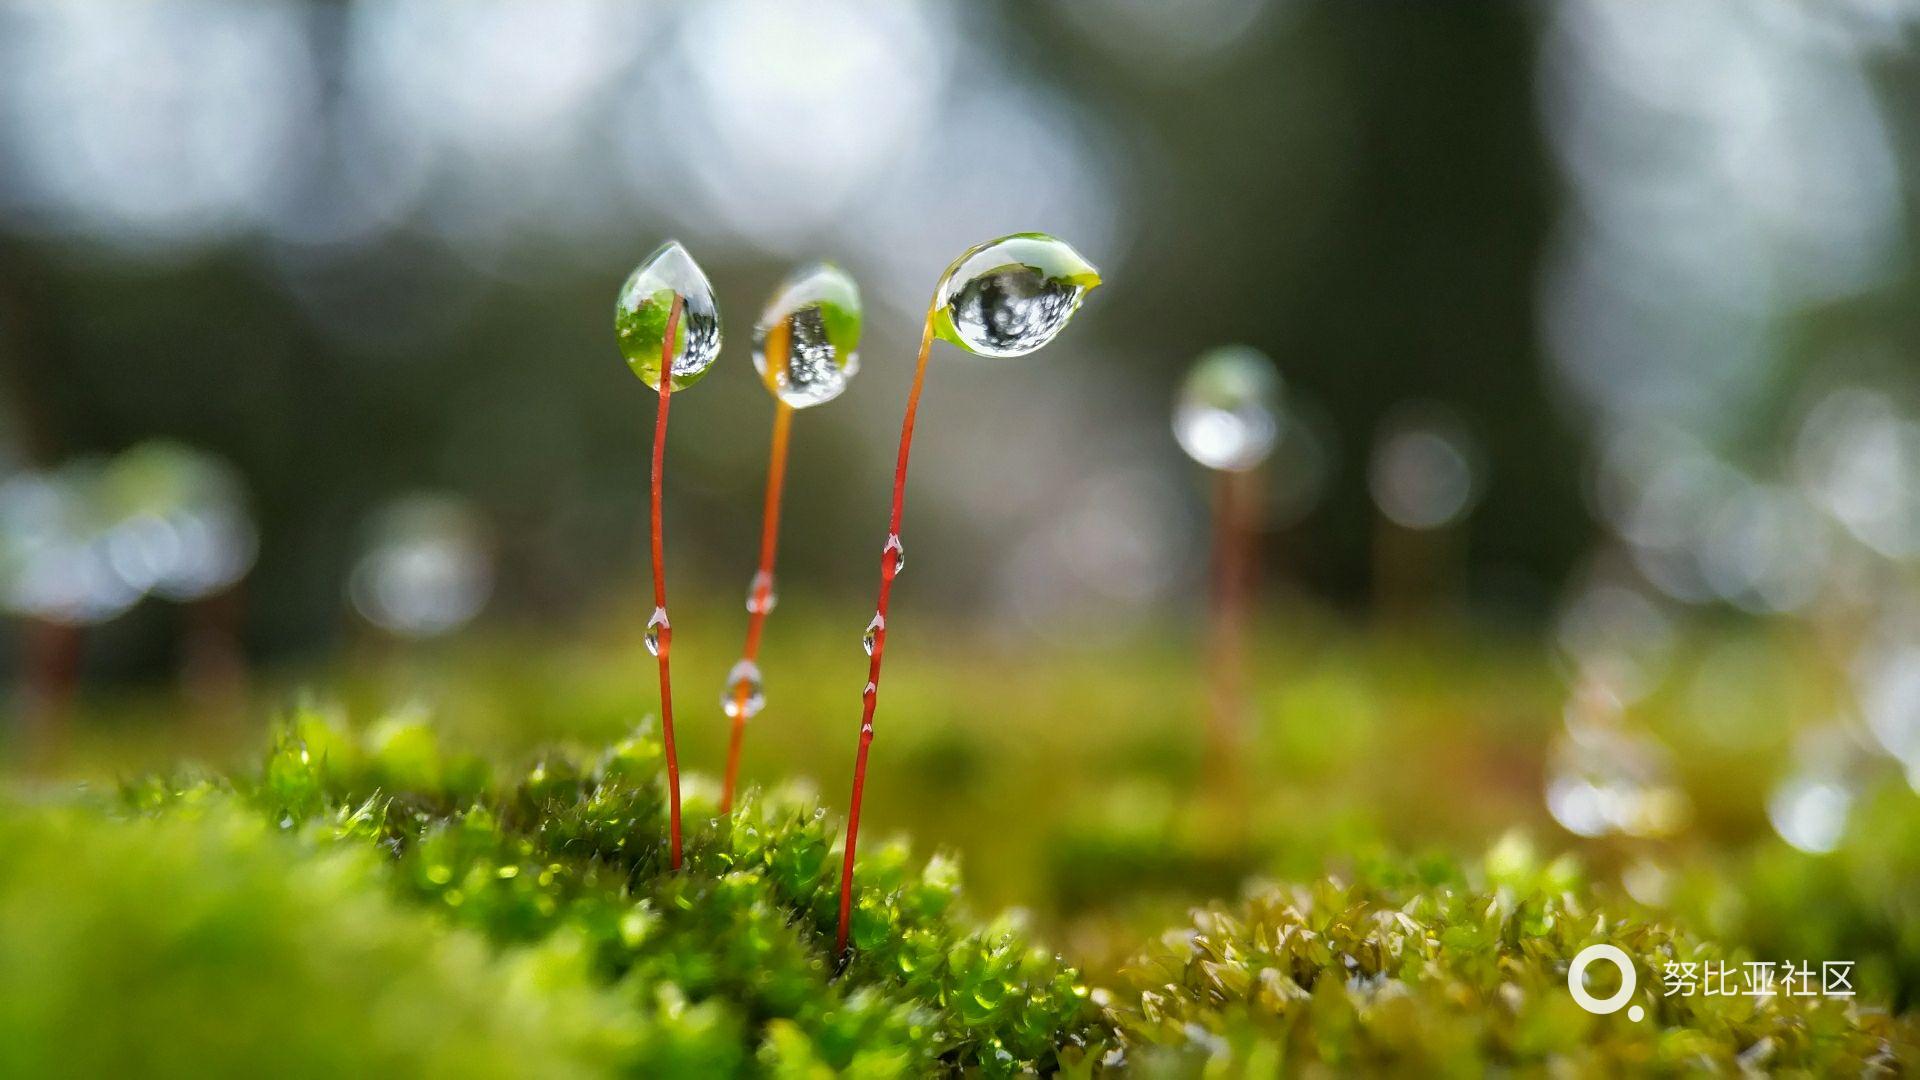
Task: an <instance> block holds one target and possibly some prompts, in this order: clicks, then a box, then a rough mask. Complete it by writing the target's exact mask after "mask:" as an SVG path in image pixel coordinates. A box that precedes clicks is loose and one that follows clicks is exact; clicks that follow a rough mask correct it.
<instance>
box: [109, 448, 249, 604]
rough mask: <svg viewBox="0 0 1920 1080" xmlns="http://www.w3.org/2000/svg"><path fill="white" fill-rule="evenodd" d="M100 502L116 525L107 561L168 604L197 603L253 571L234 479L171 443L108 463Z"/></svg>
mask: <svg viewBox="0 0 1920 1080" xmlns="http://www.w3.org/2000/svg"><path fill="white" fill-rule="evenodd" d="M102 486H103V497H104V498H105V499H106V500H107V503H108V512H109V513H110V514H111V515H112V516H113V518H114V524H113V526H112V528H111V530H110V532H109V533H108V535H107V538H106V541H107V550H108V556H109V558H110V559H112V561H113V564H114V568H115V570H116V571H117V572H118V573H119V574H120V576H121V577H122V578H124V579H125V580H126V581H127V582H128V583H129V584H131V585H133V586H135V587H136V588H139V589H141V590H142V591H147V592H152V593H154V594H155V595H158V596H161V597H164V598H166V599H168V600H179V601H191V600H198V599H200V598H202V597H205V596H211V595H213V594H214V593H217V592H219V591H221V590H222V589H225V588H227V587H228V586H231V585H233V584H234V583H235V582H237V581H239V580H240V579H241V578H242V577H245V576H246V573H247V571H248V570H249V569H251V568H252V566H253V560H254V556H255V554H256V552H257V550H258V537H257V535H256V533H255V532H254V527H253V522H252V520H251V519H250V518H249V517H248V515H247V510H246V496H245V491H244V487H243V485H242V483H241V481H240V478H239V475H238V474H237V473H236V472H235V471H234V470H233V469H232V468H231V467H230V466H228V465H227V464H226V463H225V462H223V461H221V460H220V459H218V458H216V457H213V456H212V455H210V454H206V453H202V452H200V451H197V450H193V449H190V448H188V447H185V446H181V445H178V444H175V443H168V442H147V443H141V444H140V445H138V446H135V447H133V448H131V449H129V450H127V451H125V452H124V453H122V454H120V455H119V456H118V457H116V458H114V459H113V461H112V462H111V463H110V464H108V466H107V468H106V471H105V473H104V475H103V477H102Z"/></svg>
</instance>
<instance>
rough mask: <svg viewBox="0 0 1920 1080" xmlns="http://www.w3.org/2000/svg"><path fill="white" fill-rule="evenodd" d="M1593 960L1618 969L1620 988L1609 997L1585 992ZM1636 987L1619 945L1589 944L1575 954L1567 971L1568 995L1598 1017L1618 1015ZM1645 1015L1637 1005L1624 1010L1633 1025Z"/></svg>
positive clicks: (1628, 961)
mask: <svg viewBox="0 0 1920 1080" xmlns="http://www.w3.org/2000/svg"><path fill="white" fill-rule="evenodd" d="M1595 960H1605V961H1608V962H1610V963H1612V964H1613V966H1614V967H1617V968H1619V969H1620V989H1618V990H1615V991H1614V992H1613V996H1612V997H1606V998H1597V997H1594V996H1593V995H1592V994H1589V993H1587V985H1586V981H1587V968H1589V967H1591V966H1593V962H1594V961H1595ZM1638 984H1639V976H1638V975H1636V974H1635V973H1634V970H1633V960H1632V958H1631V957H1629V956H1627V953H1626V950H1625V949H1622V948H1621V947H1620V946H1618V945H1605V944H1601V945H1589V946H1587V947H1586V948H1584V949H1581V950H1580V951H1579V952H1577V953H1575V954H1574V956H1573V964H1572V966H1571V967H1568V968H1567V992H1568V993H1570V994H1572V995H1573V1003H1574V1004H1575V1005H1578V1006H1580V1007H1581V1008H1583V1009H1585V1010H1587V1011H1588V1012H1590V1013H1594V1014H1595V1015H1598V1016H1605V1015H1607V1014H1608V1013H1617V1012H1619V1011H1620V1009H1621V1007H1622V1006H1624V1005H1626V1003H1627V1000H1628V999H1629V998H1631V997H1633V991H1634V988H1635V987H1636V986H1637V985H1638ZM1646 1015H1647V1011H1646V1010H1645V1009H1643V1008H1641V1007H1640V1006H1638V1005H1635V1006H1634V1007H1633V1008H1631V1009H1628V1010H1627V1019H1629V1020H1633V1021H1636V1022H1637V1021H1639V1020H1640V1019H1641V1018H1642V1017H1644V1016H1646Z"/></svg>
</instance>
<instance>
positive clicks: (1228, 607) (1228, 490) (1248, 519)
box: [1206, 469, 1253, 796]
mask: <svg viewBox="0 0 1920 1080" xmlns="http://www.w3.org/2000/svg"><path fill="white" fill-rule="evenodd" d="M1250 480H1251V475H1250V474H1245V473H1238V472H1232V471H1229V470H1224V469H1223V470H1220V471H1219V472H1218V473H1217V474H1216V480H1215V485H1214V509H1213V543H1214V550H1213V604H1212V608H1213V610H1212V612H1211V616H1212V617H1211V620H1210V621H1211V623H1212V625H1211V627H1210V635H1209V636H1210V638H1211V641H1210V643H1209V645H1208V650H1207V651H1208V656H1209V660H1210V663H1209V665H1208V666H1209V667H1210V668H1211V676H1212V677H1211V680H1210V681H1211V683H1212V687H1211V689H1212V695H1211V697H1212V708H1211V709H1210V715H1211V721H1212V722H1211V724H1210V727H1211V730H1210V731H1209V733H1208V735H1209V738H1208V740H1207V741H1208V746H1207V758H1208V762H1207V769H1206V772H1207V776H1208V779H1209V781H1210V784H1209V786H1210V787H1213V788H1214V789H1215V790H1219V791H1223V792H1226V793H1228V794H1229V796H1232V795H1234V794H1237V784H1236V783H1235V780H1236V777H1237V769H1236V768H1235V764H1236V762H1238V761H1239V758H1240V743H1241V740H1242V738H1243V737H1244V733H1245V728H1246V723H1247V712H1248V710H1247V701H1246V623H1247V593H1248V588H1249V585H1250V582H1249V581H1248V574H1247V569H1248V565H1249V563H1250V561H1251V560H1250V558H1249V555H1250V551H1249V549H1250V547H1251V545H1252V539H1253V536H1252V532H1253V508H1252V506H1251V505H1250V495H1251V492H1250V491H1249V490H1248V487H1249V481H1250Z"/></svg>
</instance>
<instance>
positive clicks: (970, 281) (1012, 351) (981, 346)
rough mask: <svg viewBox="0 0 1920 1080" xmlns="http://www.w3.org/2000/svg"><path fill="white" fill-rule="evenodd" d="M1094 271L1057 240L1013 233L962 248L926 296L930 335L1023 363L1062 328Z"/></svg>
mask: <svg viewBox="0 0 1920 1080" xmlns="http://www.w3.org/2000/svg"><path fill="white" fill-rule="evenodd" d="M1099 285H1100V272H1099V271H1098V270H1095V269H1094V268H1093V264H1092V263H1089V262H1088V261H1087V260H1086V259H1085V258H1083V257H1082V256H1081V255H1080V253H1079V252H1077V251H1075V250H1074V249H1073V247H1072V245H1070V244H1068V243H1067V242H1066V241H1064V240H1059V239H1056V238H1054V237H1051V236H1048V235H1047V234H1045V233H1037V232H1029V233H1014V234H1012V235H1010V236H1003V237H1001V238H999V239H998V240H991V241H988V242H987V243H984V244H979V245H977V246H975V247H972V248H969V249H967V251H966V252H965V253H963V254H962V255H961V256H960V257H959V258H958V259H955V260H954V261H953V265H951V266H949V267H947V271H946V273H944V274H942V275H941V276H940V283H939V285H938V286H937V287H936V288H935V289H934V297H933V303H934V315H933V319H934V324H933V326H934V333H936V334H938V335H939V336H940V337H941V338H942V339H944V340H946V341H948V342H951V343H952V344H954V345H958V346H959V347H961V348H962V349H965V350H967V351H968V352H970V353H973V354H975V355H977V356H1025V355H1026V354H1028V353H1030V352H1033V351H1034V350H1036V349H1038V348H1040V347H1041V346H1043V345H1045V344H1046V343H1047V342H1049V341H1052V340H1053V339H1054V338H1055V337H1056V336H1058V335H1059V333H1060V331H1061V330H1063V329H1065V328H1066V325H1067V322H1068V321H1069V320H1071V319H1072V318H1073V314H1074V312H1076V311H1078V310H1079V308H1080V302H1081V301H1082V300H1084V299H1085V298H1086V295H1087V293H1088V292H1089V291H1091V290H1093V289H1094V288H1096V287H1098V286H1099Z"/></svg>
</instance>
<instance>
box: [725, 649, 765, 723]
mask: <svg viewBox="0 0 1920 1080" xmlns="http://www.w3.org/2000/svg"><path fill="white" fill-rule="evenodd" d="M766 705H767V693H766V690H765V689H764V688H763V687H762V686H761V684H760V665H759V664H756V663H754V662H753V661H751V660H741V661H739V662H738V663H736V664H734V665H733V669H732V670H731V671H728V672H727V685H726V687H725V689H723V690H721V691H720V708H721V710H722V711H723V712H725V713H726V714H727V716H729V717H732V718H739V719H746V720H751V719H753V718H754V717H755V716H757V715H759V713H760V710H761V709H763V708H766Z"/></svg>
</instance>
